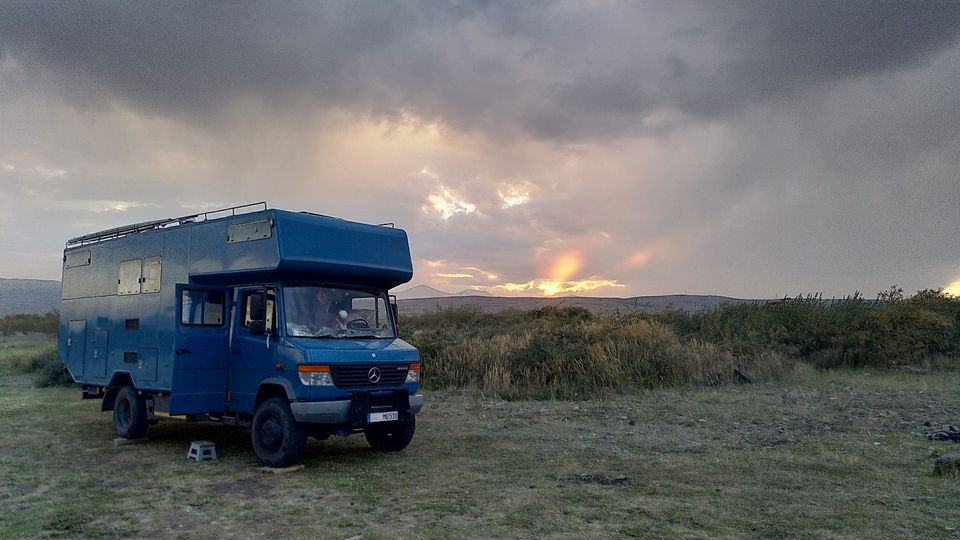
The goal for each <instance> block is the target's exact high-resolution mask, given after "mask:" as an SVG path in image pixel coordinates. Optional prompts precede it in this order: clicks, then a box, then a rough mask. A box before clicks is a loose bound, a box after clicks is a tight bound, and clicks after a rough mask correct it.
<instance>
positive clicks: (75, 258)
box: [63, 249, 90, 268]
mask: <svg viewBox="0 0 960 540" xmlns="http://www.w3.org/2000/svg"><path fill="white" fill-rule="evenodd" d="M63 262H64V263H65V266H66V267H67V268H76V267H78V266H87V265H89V264H90V250H89V249H88V250H86V251H74V252H73V253H67V254H66V255H65V256H64V258H63Z"/></svg>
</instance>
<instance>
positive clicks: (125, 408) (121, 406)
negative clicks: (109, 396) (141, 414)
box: [117, 399, 133, 430]
mask: <svg viewBox="0 0 960 540" xmlns="http://www.w3.org/2000/svg"><path fill="white" fill-rule="evenodd" d="M132 417H133V413H132V412H131V411H130V401H128V400H127V399H120V400H119V401H118V403H117V424H118V426H119V427H120V429H121V430H126V429H127V427H129V426H130V419H131V418H132Z"/></svg>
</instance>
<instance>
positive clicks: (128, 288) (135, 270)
mask: <svg viewBox="0 0 960 540" xmlns="http://www.w3.org/2000/svg"><path fill="white" fill-rule="evenodd" d="M140 269H141V265H140V259H133V260H130V261H123V262H122V263H120V278H119V279H118V280H117V294H119V295H125V294H140Z"/></svg>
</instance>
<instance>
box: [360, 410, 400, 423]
mask: <svg viewBox="0 0 960 540" xmlns="http://www.w3.org/2000/svg"><path fill="white" fill-rule="evenodd" d="M399 418H400V414H399V413H398V412H397V411H387V412H372V413H370V414H368V415H367V423H369V424H375V423H377V422H393V421H394V420H397V419H399Z"/></svg>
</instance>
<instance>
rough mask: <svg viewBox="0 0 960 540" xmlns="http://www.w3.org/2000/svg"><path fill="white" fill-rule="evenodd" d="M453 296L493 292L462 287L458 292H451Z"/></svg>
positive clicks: (489, 294)
mask: <svg viewBox="0 0 960 540" xmlns="http://www.w3.org/2000/svg"><path fill="white" fill-rule="evenodd" d="M453 296H493V294H491V293H490V292H489V291H484V290H481V289H464V290H462V291H460V292H457V293H453Z"/></svg>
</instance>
